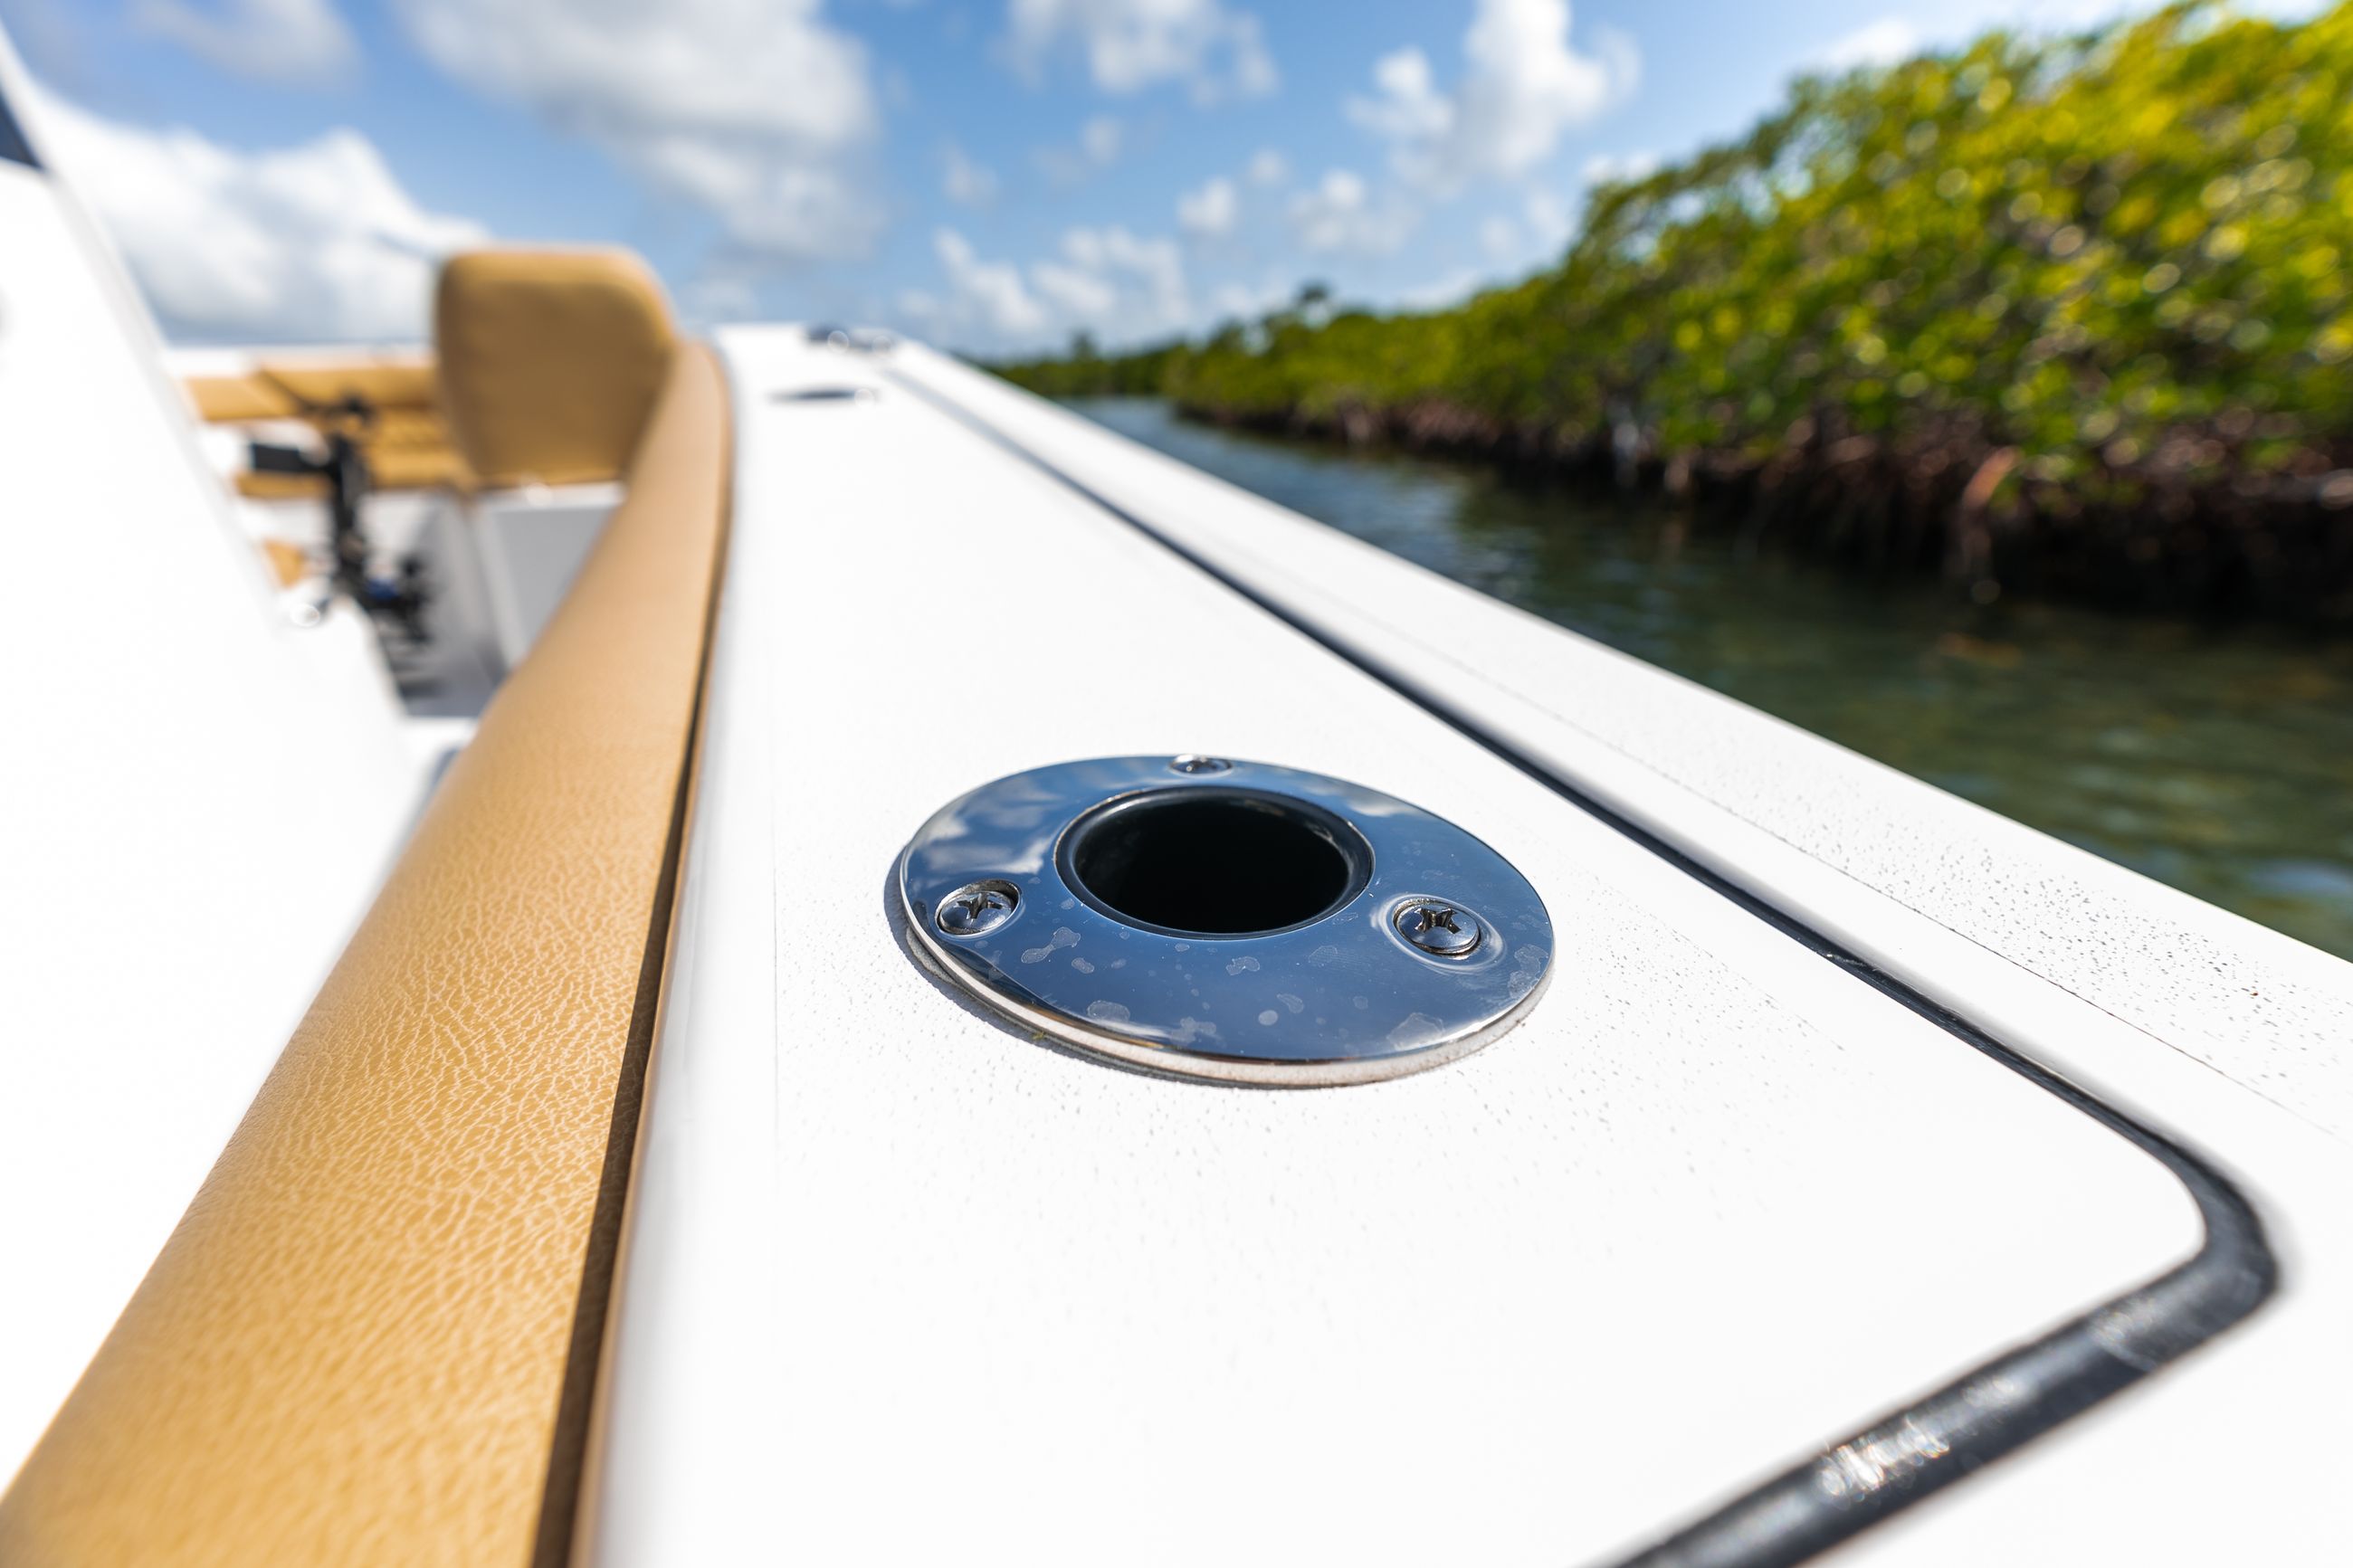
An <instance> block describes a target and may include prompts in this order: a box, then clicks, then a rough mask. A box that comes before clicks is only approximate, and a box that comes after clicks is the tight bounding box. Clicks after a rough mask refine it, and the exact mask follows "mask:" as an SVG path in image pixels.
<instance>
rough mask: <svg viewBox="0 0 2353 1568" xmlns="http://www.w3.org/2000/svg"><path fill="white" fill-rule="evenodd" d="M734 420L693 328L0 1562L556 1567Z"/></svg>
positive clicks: (623, 1169) (30, 1492)
mask: <svg viewBox="0 0 2353 1568" xmlns="http://www.w3.org/2000/svg"><path fill="white" fill-rule="evenodd" d="M727 440H728V437H727V407H726V393H725V388H724V384H723V380H722V377H721V373H720V370H719V367H718V364H717V362H716V361H715V359H714V358H713V357H712V355H711V354H710V353H709V351H707V350H704V349H702V348H699V347H697V348H692V349H689V350H687V351H685V352H683V353H681V354H680V355H678V356H677V362H676V364H675V366H674V369H673V371H672V373H671V374H670V380H669V384H668V385H667V386H666V387H665V389H664V390H663V393H662V395H661V398H660V400H659V404H658V405H657V407H656V410H655V413H654V416H653V418H652V421H651V423H650V425H649V427H648V430H647V434H646V437H645V440H644V443H643V446H642V448H641V450H640V452H639V454H638V458H637V459H636V461H635V462H634V464H633V465H632V468H631V470H630V474H629V491H628V498H627V500H625V501H624V502H623V503H622V505H621V506H620V508H619V509H618V510H617V511H616V513H615V515H614V517H613V520H612V521H611V522H610V523H609V524H608V525H607V528H606V531H605V533H604V536H603V538H602V539H601V540H600V541H599V542H598V543H597V546H596V551H595V552H594V553H593V554H592V555H591V556H590V558H589V560H588V563H586V566H585V567H584V568H583V569H582V571H581V574H580V576H579V578H578V580H577V581H576V582H575V585H574V587H573V589H572V592H571V594H570V595H569V597H567V598H566V599H565V603H564V605H563V607H562V608H561V609H560V610H559V611H558V612H557V614H556V616H555V618H554V620H553V621H552V622H551V623H550V624H549V626H548V627H547V629H546V631H545V632H544V633H543V635H542V637H541V638H540V640H539V642H538V644H537V645H536V647H534V648H533V652H532V654H531V655H530V657H529V658H527V659H526V660H525V661H524V662H523V664H522V666H521V667H520V668H517V669H516V671H515V672H514V674H513V675H512V677H511V678H510V679H509V680H508V682H507V685H506V687H505V688H504V689H503V690H501V693H500V695H499V697H498V699H497V700H496V701H495V702H494V703H493V704H492V705H491V709H490V710H489V712H488V713H486V714H485V715H484V718H483V721H482V725H481V729H480V732H479V734H478V735H477V736H476V738H475V740H474V742H473V743H472V744H471V745H470V746H469V747H468V748H467V749H466V751H465V752H464V753H463V754H462V755H461V756H460V757H459V759H458V762H457V763H456V764H455V766H454V767H453V768H452V769H451V770H450V773H449V775H448V778H447V779H446V780H445V781H444V782H443V784H442V785H441V787H440V790H439V793H438V796H437V798H436V799H435V801H434V803H433V805H432V806H431V808H430V809H429V810H428V811H427V814H426V816H425V819H424V821H423V822H422V823H421V824H420V825H419V826H418V828H417V836H416V838H415V840H414V841H413V842H412V844H411V845H410V847H409V848H408V850H407V852H406V854H405V855H404V856H403V857H402V858H401V861H400V864H399V866H398V867H397V868H396V869H395V871H394V873H393V876H392V878H391V879H390V880H389V882H388V883H387V884H386V886H385V889H384V892H383V893H382V895H381V896H380V897H379V898H378V899H377V900H376V903H375V908H374V909H373V910H371V911H370V912H369V914H368V917H367V919H366V921H364V923H363V925H362V926H361V928H360V931H359V932H358V934H357V935H356V936H355V937H353V940H352V943H351V946H350V947H349V948H348V949H347V950H346V952H344V955H343V959H342V961H341V962H340V963H338V964H337V965H336V968H335V971H334V973H333V974H332V976H330V978H329V979H328V982H327V984H326V986H325V988H324V989H323V990H322V992H321V994H320V995H319V998H318V1001H317V1002H316V1003H315V1004H314V1005H313V1006H312V1007H311V1013H310V1016H308V1017H307V1018H305V1019H304V1021H303V1023H302V1026H301V1028H300V1029H299V1030H298V1031H297V1033H296V1035H295V1037H294V1039H293V1042H292V1044H290V1046H289V1047H287V1049H286V1052H285V1054H284V1056H283V1057H281V1058H280V1060H279V1063H278V1066H277V1067H276V1068H275V1069H274V1070H273V1071H272V1072H271V1073H270V1075H269V1079H268V1081H267V1082H265V1083H264V1085H263V1086H262V1089H261V1091H260V1093H259V1096H258V1097H257V1099H256V1100H255V1101H254V1105H253V1108H252V1110H250V1111H249V1112H248V1114H247V1116H246V1118H245V1121H244V1122H243V1123H242V1124H241V1125H240V1126H239V1127H238V1129H237V1133H236V1136H235V1137H234V1138H233V1139H232V1140H231V1142H230V1143H229V1146H228V1148H227V1151H226V1152H224V1153H223V1154H222V1156H221V1158H220V1161H219V1163H218V1164H216V1166H215V1167H214V1169H213V1172H212V1174H211V1175H210V1177H208V1178H207V1180H206V1183H205V1185H204V1187H203V1189H202V1191H201V1192H199V1193H198V1194H197V1196H196V1199H195V1204H194V1205H192V1206H191V1207H190V1209H189V1211H188V1214H187V1215H186V1217H185V1219H183V1220H182V1221H181V1223H180V1226H179V1227H178V1229H177V1230H175V1231H174V1233H173V1236H172V1237H171V1240H170V1241H169V1242H168V1243H167V1244H166V1245H165V1247H164V1251H163V1253H162V1255H161V1256H160V1257H159V1258H157V1259H156V1262H155V1265H154V1268H153V1269H152V1270H151V1271H150V1272H149V1274H148V1276H147V1279H145V1281H144V1282H143V1283H142V1285H141V1286H140V1289H139V1291H138V1293H137V1294H136V1295H135V1296H134V1297H133V1298H132V1302H131V1305H130V1306H129V1307H128V1308H127V1309H126V1310H125V1311H124V1312H123V1315H122V1318H121V1321H119V1322H118V1323H117V1324H116V1325H115V1328H114V1331H113V1332H112V1333H111V1335H110V1336H109V1337H108V1339H107V1342H106V1343H105V1345H104V1346H103V1348H101V1350H100V1352H99V1355H98V1358H97V1359H96V1360H95V1361H94V1362H93V1363H91V1365H90V1370H89V1371H88V1372H87V1373H84V1375H83V1377H82V1380H81V1383H80V1384H79V1386H77V1387H76V1389H75V1390H74V1393H73V1394H72V1396H71V1397H70V1398H69V1400H68V1401H67V1403H66V1405H65V1407H64V1409H63V1410H62V1411H60V1412H59V1414H58V1417H57V1419H56V1420H55V1421H54V1422H53V1423H52V1424H51V1426H50V1428H49V1430H48V1432H47V1434H46V1435H45V1436H43V1438H42V1440H41V1443H40V1445H39V1447H37V1448H36V1450H35V1451H34V1453H33V1456H32V1458H30V1459H29V1460H28V1461H27V1462H26V1466H25V1468H24V1470H23V1471H22V1472H21V1473H20V1474H19V1476H18V1478H17V1479H16V1484H15V1485H14V1487H13V1488H12V1489H10V1490H9V1492H8V1493H7V1495H6V1497H5V1499H0V1563H27V1564H40V1565H42V1568H98V1565H100V1564H103V1565H107V1568H112V1565H116V1564H124V1563H140V1564H165V1565H195V1564H206V1565H210V1564H224V1565H226V1564H237V1565H239V1568H243V1565H246V1564H252V1563H305V1564H310V1563H404V1564H405V1563H512V1564H518V1565H520V1564H522V1563H528V1562H530V1561H531V1560H532V1559H533V1553H534V1550H535V1546H536V1545H537V1531H538V1529H539V1525H540V1515H541V1512H542V1505H543V1498H548V1497H549V1494H550V1492H551V1488H550V1485H549V1483H550V1479H551V1465H552V1463H553V1464H554V1466H555V1467H556V1468H557V1470H558V1471H560V1470H561V1468H562V1465H563V1464H564V1463H565V1461H564V1459H563V1457H562V1454H561V1453H560V1452H559V1437H560V1436H561V1440H562V1442H564V1443H566V1444H570V1445H572V1446H573V1447H575V1448H576V1445H577V1441H578V1431H579V1430H580V1429H583V1428H585V1417H586V1411H585V1409H582V1408H580V1406H581V1403H582V1401H583V1400H584V1399H585V1397H586V1385H587V1377H586V1374H584V1373H581V1372H580V1371H579V1370H578V1369H577V1367H576V1364H575V1363H577V1362H578V1361H579V1359H580V1358H579V1356H578V1355H577V1354H576V1353H575V1352H576V1342H578V1341H579V1340H581V1339H583V1338H585V1339H586V1343H587V1352H586V1353H587V1360H588V1363H589V1365H590V1367H591V1368H593V1363H594V1357H595V1350H596V1330H597V1329H598V1328H599V1327H600V1326H601V1317H602V1302H603V1290H604V1286H605V1282H604V1280H603V1279H601V1278H599V1277H598V1276H597V1273H596V1270H597V1269H601V1268H605V1267H607V1266H608V1265H609V1256H610V1251H611V1236H612V1234H613V1232H614V1231H615V1230H616V1229H617V1225H618V1221H619V1212H618V1201H617V1190H618V1189H617V1184H618V1183H624V1182H625V1181H626V1177H627V1163H628V1156H627V1150H628V1147H630V1146H631V1143H632V1141H633V1139H634V1136H635V1131H636V1129H635V1125H634V1118H633V1115H632V1114H631V1113H632V1112H633V1110H634V1106H635V1104H636V1098H637V1094H638V1089H639V1088H640V1086H639V1085H638V1083H637V1082H636V1080H635V1079H634V1078H633V1076H632V1075H633V1074H634V1073H636V1072H641V1071H642V1067H643V1059H644V1057H643V1053H644V1051H645V1048H646V1046H647V1043H648V1041H649V1037H650V1033H651V1026H652V1019H653V1016H654V1007H655V1004H656V1000H657V997H658V994H659V954H660V953H661V952H662V951H663V947H662V943H663V940H664V938H665V937H666V935H667V923H668V922H667V911H668V905H669V895H670V879H672V878H673V876H674V874H675V867H676V864H677V857H678V834H679V825H680V822H681V813H682V807H683V794H682V790H683V779H684V768H685V764H686V762H687V760H688V756H689V751H690V745H691V737H692V732H693V731H692V720H693V711H694V704H695V701H696V696H697V691H698V688H699V683H700V680H701V678H702V665H703V660H704V657H705V649H706V646H707V637H708V630H709V620H710V607H711V603H712V592H713V584H714V583H715V581H716V576H715V574H716V571H717V568H718V563H719V560H720V556H721V552H722V550H723V522H724V509H725V498H726V475H727ZM624 1123H626V1125H625V1124H624ZM615 1166H617V1167H618V1172H617V1173H616V1170H615V1168H614V1167H615ZM584 1306H585V1307H586V1311H584V1310H583V1309H584ZM591 1314H593V1315H594V1316H595V1318H596V1320H597V1321H596V1322H587V1321H583V1320H584V1319H585V1318H586V1317H588V1316H590V1315H591ZM567 1373H569V1379H568V1381H569V1384H570V1385H571V1406H572V1407H571V1408H570V1409H569V1410H565V1409H564V1406H565V1395H566V1392H567ZM560 1428H564V1429H565V1430H563V1431H561V1432H560ZM556 1481H557V1486H556V1488H555V1489H554V1490H558V1491H563V1492H565V1494H566V1495H565V1498H564V1499H563V1500H560V1501H559V1506H562V1507H565V1508H567V1509H568V1506H569V1504H568V1490H569V1487H570V1484H571V1483H570V1482H569V1481H568V1480H567V1479H565V1478H564V1477H563V1476H562V1475H561V1474H560V1473H559V1474H558V1475H557V1476H556ZM550 1500H552V1501H554V1499H550ZM565 1527H566V1528H568V1519H567V1521H565ZM558 1533H559V1534H560V1533H561V1532H560V1531H559V1532H558Z"/></svg>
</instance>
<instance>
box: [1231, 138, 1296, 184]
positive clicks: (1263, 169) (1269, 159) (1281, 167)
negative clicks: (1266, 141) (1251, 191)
mask: <svg viewBox="0 0 2353 1568" xmlns="http://www.w3.org/2000/svg"><path fill="white" fill-rule="evenodd" d="M1243 172H1244V174H1247V175H1248V176H1249V178H1250V184H1253V185H1279V184H1282V182H1283V181H1285V180H1287V179H1289V178H1291V161H1290V160H1289V159H1287V158H1285V157H1284V156H1283V155H1282V153H1278V152H1276V151H1275V150H1274V149H1273V148H1271V147H1261V148H1260V149H1259V150H1258V152H1257V153H1255V154H1254V155H1253V156H1252V157H1251V159H1250V167H1249V168H1248V169H1246V170H1245V171H1243Z"/></svg>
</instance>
